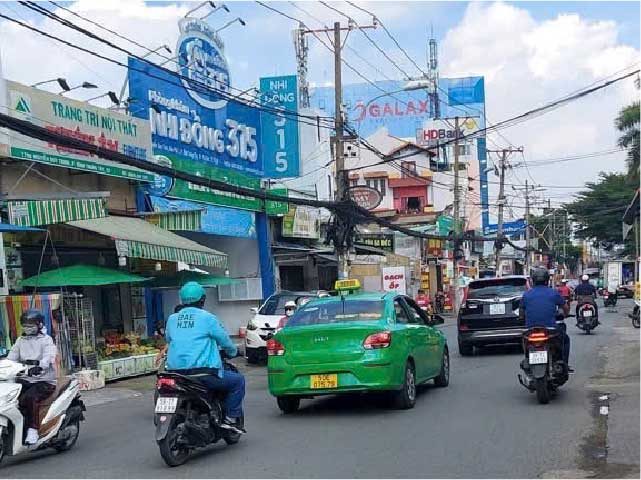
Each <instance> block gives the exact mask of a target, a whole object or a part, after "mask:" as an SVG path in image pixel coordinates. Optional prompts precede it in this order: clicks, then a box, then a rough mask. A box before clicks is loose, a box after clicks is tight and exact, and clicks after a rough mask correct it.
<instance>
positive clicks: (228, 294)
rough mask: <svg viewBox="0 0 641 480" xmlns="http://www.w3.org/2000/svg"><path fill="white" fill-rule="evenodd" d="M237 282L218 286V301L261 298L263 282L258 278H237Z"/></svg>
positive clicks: (240, 300)
mask: <svg viewBox="0 0 641 480" xmlns="http://www.w3.org/2000/svg"><path fill="white" fill-rule="evenodd" d="M235 280H236V281H237V283H233V284H231V285H219V286H218V301H219V302H242V301H246V300H262V298H263V284H262V281H261V279H260V277H258V278H237V279H235Z"/></svg>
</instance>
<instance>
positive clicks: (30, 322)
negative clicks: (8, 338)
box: [7, 309, 58, 445]
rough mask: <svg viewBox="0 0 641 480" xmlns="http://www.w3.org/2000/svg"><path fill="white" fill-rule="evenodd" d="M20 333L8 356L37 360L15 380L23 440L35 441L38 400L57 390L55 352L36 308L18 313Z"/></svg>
mask: <svg viewBox="0 0 641 480" xmlns="http://www.w3.org/2000/svg"><path fill="white" fill-rule="evenodd" d="M20 325H21V326H22V336H21V337H19V338H18V339H17V340H16V343H15V344H14V345H13V347H12V348H11V351H10V352H9V355H8V356H7V358H8V359H9V360H12V361H14V362H20V363H27V362H29V361H35V360H37V361H38V365H37V366H33V367H31V368H30V369H29V370H28V372H27V373H28V374H27V376H24V377H20V379H19V380H18V381H19V382H20V383H21V384H22V392H21V393H20V399H19V400H18V402H19V405H20V410H21V411H22V414H23V415H24V419H25V422H24V424H25V426H26V427H27V435H26V438H25V443H26V444H28V445H33V444H35V443H37V442H38V438H39V435H38V407H39V402H41V401H42V400H44V399H45V398H47V397H49V396H51V395H52V394H53V392H54V391H55V390H56V370H55V363H56V355H57V353H58V351H57V349H56V346H55V344H54V343H53V339H52V338H51V337H50V336H49V335H47V334H46V333H45V330H44V316H43V315H42V313H41V312H40V311H38V310H34V309H30V310H26V311H24V312H23V313H22V315H21V316H20Z"/></svg>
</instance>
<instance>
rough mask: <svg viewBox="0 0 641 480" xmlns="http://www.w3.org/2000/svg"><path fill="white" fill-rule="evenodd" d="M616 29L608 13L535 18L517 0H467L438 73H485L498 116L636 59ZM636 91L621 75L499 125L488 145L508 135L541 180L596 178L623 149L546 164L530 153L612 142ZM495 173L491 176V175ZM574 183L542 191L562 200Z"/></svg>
mask: <svg viewBox="0 0 641 480" xmlns="http://www.w3.org/2000/svg"><path fill="white" fill-rule="evenodd" d="M618 29H619V26H618V25H617V24H616V23H615V22H613V21H592V20H587V19H585V18H582V17H581V16H579V15H577V14H560V15H558V16H556V17H554V18H551V19H548V20H544V21H537V20H535V19H534V18H533V17H532V16H531V15H530V14H529V13H528V11H527V10H526V9H525V8H521V7H519V6H518V4H517V5H508V4H504V3H500V2H498V3H491V4H490V3H480V2H478V3H472V4H470V5H469V7H468V8H467V10H466V13H465V15H464V17H463V19H462V20H461V22H460V23H459V24H458V25H457V26H456V27H455V28H453V29H451V30H450V31H448V33H447V35H446V36H445V38H444V40H443V42H442V44H441V55H440V57H441V65H442V68H441V72H440V73H441V76H444V77H450V76H466V75H484V76H485V78H486V82H485V88H486V107H487V115H488V117H489V121H490V122H491V123H497V122H499V121H501V120H503V119H507V118H510V117H512V116H515V115H518V114H520V113H523V112H525V111H528V110H530V109H532V108H535V107H538V106H541V105H544V104H546V103H548V102H549V101H551V100H556V99H558V98H561V97H563V96H565V95H566V94H569V93H571V92H573V91H576V90H578V89H580V88H583V87H585V86H588V85H591V84H594V85H596V84H598V83H597V82H599V81H600V80H602V79H603V78H604V77H607V76H610V75H612V74H613V73H615V72H620V71H622V70H624V69H625V68H626V67H629V66H631V65H633V64H635V63H636V64H637V66H638V61H639V51H638V50H636V49H634V48H632V47H630V46H627V45H623V44H621V43H619V42H618ZM629 70H630V69H628V70H627V71H629ZM638 98H639V92H638V90H636V89H635V87H634V83H633V79H630V80H627V81H624V82H620V83H618V84H616V85H613V86H611V87H608V88H607V89H604V90H601V91H599V92H597V93H594V94H593V95H590V96H587V97H584V98H582V99H579V100H577V101H575V102H573V103H571V104H569V105H567V106H563V107H560V108H558V109H557V110H555V111H553V112H550V113H547V114H545V115H544V116H541V117H538V118H535V119H532V120H529V121H527V122H524V123H521V124H519V125H518V126H515V127H511V128H508V129H505V130H503V131H501V133H502V135H503V137H505V138H503V137H502V136H499V135H498V134H491V135H489V143H490V145H491V146H492V145H494V146H492V147H491V148H496V146H501V147H502V146H509V145H507V142H506V139H507V140H509V141H510V142H512V143H513V144H514V145H516V146H521V145H522V146H523V147H524V149H525V158H526V159H529V161H530V163H531V165H532V168H530V172H531V174H532V176H533V177H534V180H536V181H537V182H538V183H541V184H542V185H544V186H545V185H564V186H567V185H582V184H583V183H584V182H586V181H589V180H594V179H595V178H596V176H597V174H598V172H599V171H602V170H603V171H623V170H624V168H625V153H618V154H616V155H610V156H604V157H602V158H592V159H583V160H576V161H573V162H564V163H557V164H554V165H551V166H548V167H546V168H538V167H536V166H535V163H536V162H534V161H533V160H537V159H545V158H551V157H563V156H567V155H574V154H581V153H589V152H595V151H604V150H608V149H613V148H616V139H617V135H618V133H617V132H616V130H615V129H614V124H613V122H614V118H615V117H616V115H617V113H618V111H619V110H620V109H621V108H622V107H623V106H625V105H627V104H629V103H631V102H632V101H633V100H634V99H638ZM494 158H496V157H494ZM512 161H513V163H515V164H518V163H520V164H521V165H520V168H518V166H517V168H516V169H515V170H514V173H515V175H517V178H520V180H521V181H523V180H525V178H529V177H528V175H527V171H526V169H525V168H523V167H524V166H523V159H522V158H521V156H520V155H519V156H515V157H513V158H512ZM496 180H497V179H496V178H495V177H493V176H491V181H496ZM530 181H532V180H531V179H530ZM512 183H514V180H512ZM496 190H497V188H496V186H495V185H491V187H490V194H491V197H493V198H496ZM573 191H574V190H572V189H550V190H549V192H548V194H552V195H553V196H555V197H559V198H557V201H560V200H562V199H569V198H570V194H571V193H572V192H573ZM491 201H492V200H491ZM516 203H518V204H522V203H523V201H522V199H520V201H518V202H516ZM516 212H517V213H518V212H520V214H521V215H522V213H523V211H522V210H516Z"/></svg>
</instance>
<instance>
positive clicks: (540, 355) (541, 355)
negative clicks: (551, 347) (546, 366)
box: [529, 350, 548, 365]
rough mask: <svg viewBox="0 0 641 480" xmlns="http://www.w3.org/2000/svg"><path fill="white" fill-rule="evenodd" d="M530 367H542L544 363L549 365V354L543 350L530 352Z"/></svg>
mask: <svg viewBox="0 0 641 480" xmlns="http://www.w3.org/2000/svg"><path fill="white" fill-rule="evenodd" d="M529 360H530V365H540V364H542V363H548V352H547V350H543V351H542V352H530V358H529Z"/></svg>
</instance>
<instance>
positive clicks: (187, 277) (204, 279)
mask: <svg viewBox="0 0 641 480" xmlns="http://www.w3.org/2000/svg"><path fill="white" fill-rule="evenodd" d="M187 282H198V283H200V284H201V285H202V286H203V287H217V286H218V285H232V284H234V283H238V280H235V279H233V278H229V277H217V276H215V275H207V274H205V273H199V272H190V271H188V270H182V271H180V272H178V273H177V274H176V275H172V276H170V277H156V278H154V279H153V280H152V281H151V282H150V283H149V285H148V286H149V287H152V288H175V287H182V286H183V285H184V284H185V283H187Z"/></svg>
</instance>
